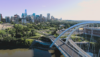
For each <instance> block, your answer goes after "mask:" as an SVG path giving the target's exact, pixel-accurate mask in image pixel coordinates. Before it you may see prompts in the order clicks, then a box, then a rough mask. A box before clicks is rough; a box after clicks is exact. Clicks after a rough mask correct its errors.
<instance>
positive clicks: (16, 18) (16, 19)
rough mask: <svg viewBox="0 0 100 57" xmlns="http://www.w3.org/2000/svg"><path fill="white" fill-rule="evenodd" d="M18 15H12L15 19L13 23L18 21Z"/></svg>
mask: <svg viewBox="0 0 100 57" xmlns="http://www.w3.org/2000/svg"><path fill="white" fill-rule="evenodd" d="M19 18H20V17H19V15H17V14H15V15H14V20H15V23H19Z"/></svg>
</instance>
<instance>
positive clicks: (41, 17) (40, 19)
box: [40, 14, 43, 22]
mask: <svg viewBox="0 0 100 57" xmlns="http://www.w3.org/2000/svg"><path fill="white" fill-rule="evenodd" d="M42 21H43V20H42V14H40V22H42Z"/></svg>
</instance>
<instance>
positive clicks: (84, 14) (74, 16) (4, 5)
mask: <svg viewBox="0 0 100 57" xmlns="http://www.w3.org/2000/svg"><path fill="white" fill-rule="evenodd" d="M25 9H27V14H28V15H31V14H33V13H35V14H36V15H40V14H42V15H43V16H45V17H46V16H47V13H50V15H51V16H54V17H55V18H58V19H59V18H62V19H63V20H100V0H0V13H1V14H2V16H3V18H5V16H14V14H18V15H20V16H21V14H22V13H24V12H25Z"/></svg>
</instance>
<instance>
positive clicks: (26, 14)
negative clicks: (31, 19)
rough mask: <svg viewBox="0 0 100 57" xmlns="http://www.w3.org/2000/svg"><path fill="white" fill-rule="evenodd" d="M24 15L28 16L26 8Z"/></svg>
mask: <svg viewBox="0 0 100 57" xmlns="http://www.w3.org/2000/svg"><path fill="white" fill-rule="evenodd" d="M24 15H25V18H26V16H27V10H26V9H25V13H24Z"/></svg>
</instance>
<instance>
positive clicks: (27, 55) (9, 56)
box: [0, 48, 64, 57]
mask: <svg viewBox="0 0 100 57" xmlns="http://www.w3.org/2000/svg"><path fill="white" fill-rule="evenodd" d="M0 57H64V56H63V55H62V54H60V52H59V50H48V51H44V50H40V49H36V48H34V49H28V48H17V49H0Z"/></svg>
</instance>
